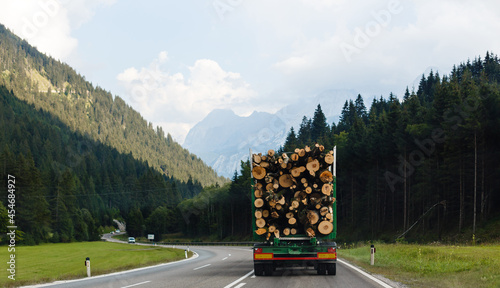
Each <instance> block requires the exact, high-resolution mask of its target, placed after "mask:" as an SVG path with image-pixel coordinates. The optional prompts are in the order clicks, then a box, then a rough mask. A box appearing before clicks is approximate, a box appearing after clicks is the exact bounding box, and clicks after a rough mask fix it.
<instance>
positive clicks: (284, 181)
mask: <svg viewBox="0 0 500 288" xmlns="http://www.w3.org/2000/svg"><path fill="white" fill-rule="evenodd" d="M279 185H280V186H281V187H283V188H289V187H290V186H292V185H293V177H292V175H290V174H283V175H281V176H280V178H279Z"/></svg>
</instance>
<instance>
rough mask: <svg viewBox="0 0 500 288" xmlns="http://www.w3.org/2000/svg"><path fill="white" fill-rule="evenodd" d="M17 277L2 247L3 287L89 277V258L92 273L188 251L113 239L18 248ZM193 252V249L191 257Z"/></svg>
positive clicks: (176, 257)
mask: <svg viewBox="0 0 500 288" xmlns="http://www.w3.org/2000/svg"><path fill="white" fill-rule="evenodd" d="M15 248H16V251H15V260H16V263H15V265H16V271H15V272H16V274H15V280H11V279H9V278H8V276H9V275H10V273H9V272H8V271H7V268H8V266H9V265H8V264H7V262H8V261H9V260H10V254H11V253H10V252H9V251H8V247H7V246H0V263H4V264H2V266H3V268H2V269H0V270H1V272H0V287H14V286H21V285H27V284H35V283H44V282H52V281H56V280H68V279H76V278H83V277H86V276H87V270H86V267H85V265H84V263H85V258H86V257H89V258H90V263H91V265H90V266H91V271H92V276H95V275H100V274H106V273H111V272H117V271H122V270H127V269H132V268H137V267H144V266H148V265H153V264H158V263H165V262H170V261H176V260H181V259H184V258H185V254H184V250H180V249H172V248H162V247H158V246H155V247H153V246H140V245H130V244H120V243H109V242H78V243H59V244H42V245H38V246H17V247H15ZM191 255H192V253H191V252H190V254H189V256H191Z"/></svg>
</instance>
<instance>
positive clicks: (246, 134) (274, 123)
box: [183, 90, 357, 177]
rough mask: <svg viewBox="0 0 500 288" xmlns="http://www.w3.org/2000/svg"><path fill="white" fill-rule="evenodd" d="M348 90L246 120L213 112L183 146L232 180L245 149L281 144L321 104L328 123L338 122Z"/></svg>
mask: <svg viewBox="0 0 500 288" xmlns="http://www.w3.org/2000/svg"><path fill="white" fill-rule="evenodd" d="M356 96H357V93H356V92H355V91H352V90H328V91H324V92H322V93H320V94H318V95H316V96H315V97H311V98H305V99H302V100H301V101H298V102H295V103H291V104H288V105H286V106H285V107H283V108H281V109H280V110H279V111H277V112H276V113H274V114H271V113H266V112H254V113H253V114H251V115H250V116H248V117H241V116H238V115H236V114H235V113H234V112H233V111H231V110H214V111H212V112H211V113H210V114H209V115H207V116H206V117H205V118H204V119H203V120H202V121H200V122H199V123H197V124H196V125H195V126H194V127H193V128H191V130H190V131H189V133H188V135H187V137H186V140H185V141H184V144H183V146H184V147H186V148H187V149H189V151H192V152H193V153H195V154H196V155H199V156H200V158H201V159H203V161H205V162H206V163H207V164H208V165H210V166H211V167H212V168H213V169H215V171H217V173H218V174H219V175H223V176H225V177H232V176H233V175H234V173H235V171H239V168H240V161H246V160H247V159H248V156H249V149H252V150H253V151H254V152H267V150H269V149H278V148H279V147H280V146H282V145H283V143H284V142H285V139H286V136H287V134H288V132H289V131H290V128H291V127H292V126H293V127H295V128H298V126H299V124H300V122H301V121H302V117H303V116H304V115H306V116H308V117H312V113H313V112H314V110H315V109H316V107H317V105H318V104H321V107H322V109H323V112H324V113H325V116H326V117H327V119H328V123H330V124H331V123H333V122H334V121H338V116H339V115H340V112H341V110H342V107H343V105H344V103H345V101H346V100H347V99H354V98H355V97H356Z"/></svg>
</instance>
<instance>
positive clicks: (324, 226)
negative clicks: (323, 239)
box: [318, 221, 333, 235]
mask: <svg viewBox="0 0 500 288" xmlns="http://www.w3.org/2000/svg"><path fill="white" fill-rule="evenodd" d="M332 231H333V224H332V223H331V222H329V221H322V222H321V223H319V225H318V232H319V233H321V234H323V235H328V234H330V233H332Z"/></svg>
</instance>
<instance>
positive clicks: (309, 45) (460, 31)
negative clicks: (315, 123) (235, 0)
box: [245, 0, 500, 96]
mask: <svg viewBox="0 0 500 288" xmlns="http://www.w3.org/2000/svg"><path fill="white" fill-rule="evenodd" d="M245 7H246V8H247V16H248V18H249V19H250V20H249V21H251V22H253V23H254V24H255V27H256V31H255V32H254V34H255V35H257V38H258V39H259V41H260V43H259V48H260V50H262V51H265V52H266V54H269V55H271V56H270V57H269V59H274V63H273V64H271V65H272V67H273V68H275V69H276V71H277V72H278V73H280V74H281V75H283V78H282V79H283V81H284V82H286V83H284V84H282V85H283V86H286V87H289V88H290V89H292V90H296V91H302V93H307V92H313V93H314V92H318V91H321V90H323V89H328V88H340V89H356V90H358V91H360V92H361V93H367V94H370V95H366V96H371V95H375V94H378V95H381V94H383V95H384V96H387V95H388V93H389V92H390V91H393V92H395V93H400V92H403V91H404V88H405V86H406V85H411V83H412V81H413V80H414V79H415V77H418V76H420V75H421V73H423V72H424V71H425V70H426V69H427V68H428V67H431V66H434V67H436V66H437V67H439V68H440V73H441V74H448V73H449V72H450V69H451V66H452V65H453V64H458V63H459V62H460V61H465V60H467V58H468V57H471V58H473V57H476V56H479V55H482V56H484V54H485V52H486V51H487V50H490V51H493V52H495V53H499V52H497V51H500V38H498V37H495V36H494V35H496V34H498V33H497V31H500V21H498V11H500V2H498V1H492V0H483V1H465V0H462V1H460V0H459V1H456V0H453V1H452V0H445V1H438V2H436V1H432V0H419V1H402V0H370V1H358V2H352V1H351V2H348V1H334V0H311V1H308V0H307V1H306V0H303V1H300V2H294V3H290V2H289V1H285V0H277V1H273V3H272V4H268V2H264V1H259V0H256V1H252V2H251V3H245ZM281 11H283V12H281ZM248 26H250V25H248ZM346 47H347V48H346ZM262 54H263V53H262ZM419 74H420V75H419ZM410 88H411V86H410Z"/></svg>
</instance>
